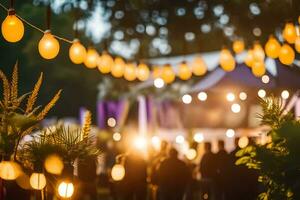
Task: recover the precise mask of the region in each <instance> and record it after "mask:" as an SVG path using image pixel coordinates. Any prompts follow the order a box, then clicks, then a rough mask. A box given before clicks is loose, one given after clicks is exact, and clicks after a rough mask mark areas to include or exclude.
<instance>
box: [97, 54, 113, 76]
mask: <svg viewBox="0 0 300 200" xmlns="http://www.w3.org/2000/svg"><path fill="white" fill-rule="evenodd" d="M113 65H114V60H113V58H112V57H111V56H110V55H109V54H108V53H106V52H104V53H103V54H102V56H101V57H99V58H98V69H99V71H100V72H101V73H103V74H107V73H109V72H110V71H111V69H112V67H113Z"/></svg>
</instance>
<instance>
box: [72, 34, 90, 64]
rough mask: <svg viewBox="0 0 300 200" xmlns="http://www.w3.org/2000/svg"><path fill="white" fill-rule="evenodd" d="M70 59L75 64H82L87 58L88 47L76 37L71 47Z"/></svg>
mask: <svg viewBox="0 0 300 200" xmlns="http://www.w3.org/2000/svg"><path fill="white" fill-rule="evenodd" d="M69 57H70V60H71V61H72V62H73V63H74V64H81V63H83V62H84V60H85V58H86V49H85V47H84V46H83V45H82V44H81V43H80V41H79V40H78V39H74V40H73V43H72V45H71V47H70V49H69Z"/></svg>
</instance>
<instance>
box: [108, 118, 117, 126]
mask: <svg viewBox="0 0 300 200" xmlns="http://www.w3.org/2000/svg"><path fill="white" fill-rule="evenodd" d="M107 125H108V126H109V127H115V126H116V125H117V121H116V119H115V118H113V117H110V118H108V119H107Z"/></svg>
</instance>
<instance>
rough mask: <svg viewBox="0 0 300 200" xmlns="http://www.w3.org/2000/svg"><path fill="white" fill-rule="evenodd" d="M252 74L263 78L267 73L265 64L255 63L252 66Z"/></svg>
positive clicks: (261, 62) (262, 62)
mask: <svg viewBox="0 0 300 200" xmlns="http://www.w3.org/2000/svg"><path fill="white" fill-rule="evenodd" d="M251 70H252V73H253V75H254V76H256V77H261V76H263V75H264V74H265V73H266V68H265V63H264V61H263V60H262V61H255V62H253V64H252V68H251Z"/></svg>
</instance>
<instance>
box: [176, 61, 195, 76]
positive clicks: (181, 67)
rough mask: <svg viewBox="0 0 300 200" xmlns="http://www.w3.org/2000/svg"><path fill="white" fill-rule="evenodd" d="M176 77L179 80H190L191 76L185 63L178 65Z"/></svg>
mask: <svg viewBox="0 0 300 200" xmlns="http://www.w3.org/2000/svg"><path fill="white" fill-rule="evenodd" d="M178 76H179V78H180V79H181V80H188V79H190V78H191V76H192V72H191V69H190V68H189V66H188V65H187V64H186V63H185V62H183V63H181V64H180V65H179V71H178Z"/></svg>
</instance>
